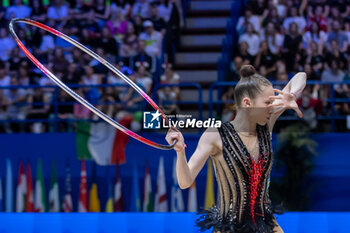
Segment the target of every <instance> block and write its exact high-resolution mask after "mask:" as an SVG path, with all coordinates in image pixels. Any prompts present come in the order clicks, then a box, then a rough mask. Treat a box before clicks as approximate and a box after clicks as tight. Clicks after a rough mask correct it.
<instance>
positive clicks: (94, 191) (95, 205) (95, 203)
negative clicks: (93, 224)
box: [89, 162, 101, 212]
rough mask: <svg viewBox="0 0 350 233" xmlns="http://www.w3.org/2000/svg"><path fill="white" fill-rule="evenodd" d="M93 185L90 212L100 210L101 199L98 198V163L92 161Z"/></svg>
mask: <svg viewBox="0 0 350 233" xmlns="http://www.w3.org/2000/svg"><path fill="white" fill-rule="evenodd" d="M92 163H93V164H92V185H91V189H90V199H89V200H90V201H89V212H100V211H101V210H100V200H99V199H98V191H97V178H96V163H95V162H92Z"/></svg>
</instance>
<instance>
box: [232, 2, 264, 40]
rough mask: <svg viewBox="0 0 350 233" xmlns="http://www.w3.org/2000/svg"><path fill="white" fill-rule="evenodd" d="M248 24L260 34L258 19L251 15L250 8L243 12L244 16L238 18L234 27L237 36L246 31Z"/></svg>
mask: <svg viewBox="0 0 350 233" xmlns="http://www.w3.org/2000/svg"><path fill="white" fill-rule="evenodd" d="M248 22H250V23H251V24H252V25H253V27H254V31H256V32H260V20H259V17H258V16H256V15H253V12H252V10H251V8H249V7H247V8H246V9H245V11H244V16H240V17H239V19H238V22H237V25H236V30H237V32H238V34H239V35H240V34H242V33H243V32H244V31H246V27H247V23H248Z"/></svg>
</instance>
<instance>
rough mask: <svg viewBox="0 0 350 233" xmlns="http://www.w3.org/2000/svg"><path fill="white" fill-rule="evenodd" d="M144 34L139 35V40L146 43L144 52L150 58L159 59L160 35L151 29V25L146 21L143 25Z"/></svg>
mask: <svg viewBox="0 0 350 233" xmlns="http://www.w3.org/2000/svg"><path fill="white" fill-rule="evenodd" d="M143 27H144V28H145V32H143V33H141V34H140V40H144V41H146V48H145V51H146V53H147V54H148V55H150V56H152V57H160V55H161V52H162V34H161V33H160V32H158V31H156V30H154V28H153V23H152V22H151V21H149V20H146V21H145V22H144V23H143Z"/></svg>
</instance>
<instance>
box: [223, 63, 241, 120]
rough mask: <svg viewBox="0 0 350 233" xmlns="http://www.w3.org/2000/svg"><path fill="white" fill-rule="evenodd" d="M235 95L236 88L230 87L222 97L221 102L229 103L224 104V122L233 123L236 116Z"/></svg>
mask: <svg viewBox="0 0 350 233" xmlns="http://www.w3.org/2000/svg"><path fill="white" fill-rule="evenodd" d="M238 72H239V70H238ZM234 93H235V89H234V87H233V86H229V88H228V90H227V91H226V92H225V93H224V94H223V95H222V97H221V100H223V101H227V102H226V103H225V104H224V108H223V110H222V113H221V121H222V122H227V121H231V120H233V119H234V118H235V116H236V106H235V104H234Z"/></svg>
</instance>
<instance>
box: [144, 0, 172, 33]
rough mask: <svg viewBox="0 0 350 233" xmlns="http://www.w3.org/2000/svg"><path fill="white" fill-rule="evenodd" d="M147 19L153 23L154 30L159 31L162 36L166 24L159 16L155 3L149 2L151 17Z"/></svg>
mask: <svg viewBox="0 0 350 233" xmlns="http://www.w3.org/2000/svg"><path fill="white" fill-rule="evenodd" d="M169 15H170V13H169ZM148 20H150V21H151V22H152V23H153V26H154V29H155V30H156V31H158V32H161V33H162V35H163V36H164V35H165V32H166V24H165V21H164V19H163V18H162V17H160V16H159V14H158V6H157V4H155V3H152V4H151V17H150V18H149V19H148ZM168 21H169V16H168Z"/></svg>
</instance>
